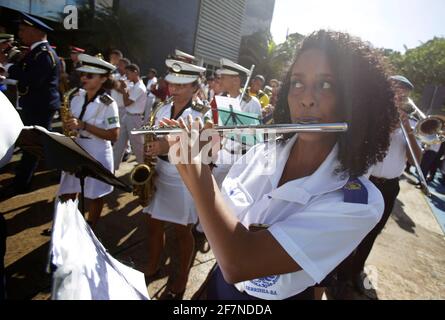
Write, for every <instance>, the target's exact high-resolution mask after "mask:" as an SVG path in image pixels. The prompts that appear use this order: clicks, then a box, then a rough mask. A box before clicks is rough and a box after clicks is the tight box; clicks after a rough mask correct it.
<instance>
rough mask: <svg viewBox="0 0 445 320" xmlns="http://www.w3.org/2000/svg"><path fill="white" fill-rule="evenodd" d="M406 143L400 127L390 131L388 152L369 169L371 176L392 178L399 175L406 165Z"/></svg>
mask: <svg viewBox="0 0 445 320" xmlns="http://www.w3.org/2000/svg"><path fill="white" fill-rule="evenodd" d="M406 150H407V144H406V140H405V137H404V136H403V132H402V129H400V128H398V129H396V130H394V131H393V132H392V133H391V137H390V144H389V148H388V153H387V154H386V156H385V158H383V160H382V161H380V162H378V163H376V164H375V165H374V166H373V167H372V169H371V170H370V174H371V176H374V177H377V178H385V179H394V178H397V177H400V175H401V174H402V173H403V170H405V167H406V161H407V159H408V158H407V157H406Z"/></svg>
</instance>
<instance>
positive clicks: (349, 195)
mask: <svg viewBox="0 0 445 320" xmlns="http://www.w3.org/2000/svg"><path fill="white" fill-rule="evenodd" d="M343 201H344V202H348V203H361V204H368V190H367V189H366V187H365V186H364V185H363V183H362V182H361V181H360V180H359V179H357V178H355V179H349V180H348V182H347V183H346V184H345V185H344V187H343Z"/></svg>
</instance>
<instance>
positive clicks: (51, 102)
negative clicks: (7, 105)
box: [0, 13, 60, 196]
mask: <svg viewBox="0 0 445 320" xmlns="http://www.w3.org/2000/svg"><path fill="white" fill-rule="evenodd" d="M49 31H53V29H52V28H50V27H49V26H47V25H46V24H45V23H43V22H42V21H40V20H38V19H36V18H34V17H32V16H30V15H28V14H25V13H22V19H21V22H20V25H19V38H20V40H21V42H22V43H23V44H24V45H26V46H29V47H30V48H29V49H30V51H29V52H28V53H27V54H26V55H25V56H24V57H23V59H21V60H20V61H19V62H18V63H15V64H8V65H6V69H7V72H8V74H9V78H11V79H16V80H18V84H17V89H18V93H19V96H20V99H19V105H20V107H21V108H22V112H21V117H22V121H23V123H24V124H25V125H26V126H31V125H38V126H41V127H44V128H46V129H48V130H50V129H51V120H52V118H53V116H54V113H55V112H56V111H57V110H58V109H59V107H60V95H59V77H60V61H59V58H58V57H57V54H56V53H55V52H54V50H53V49H52V48H51V46H50V44H49V43H48V41H47V33H48V32H49ZM4 62H6V57H5V55H3V54H0V63H4ZM37 164H38V159H37V158H36V157H35V156H33V155H32V154H30V153H28V152H25V151H23V156H22V159H21V161H20V163H19V164H18V166H17V169H16V176H15V178H14V182H13V184H12V186H10V188H8V190H7V193H8V195H9V196H14V195H16V194H20V193H25V192H28V191H29V189H30V185H31V179H32V176H33V174H34V171H35V170H36V168H37Z"/></svg>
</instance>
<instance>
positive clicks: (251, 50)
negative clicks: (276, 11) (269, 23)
mask: <svg viewBox="0 0 445 320" xmlns="http://www.w3.org/2000/svg"><path fill="white" fill-rule="evenodd" d="M302 39H303V36H302V35H300V34H298V33H294V34H291V35H289V36H288V38H287V40H286V41H285V42H283V43H282V44H279V45H277V44H276V43H275V42H274V41H273V39H272V36H271V34H270V32H269V31H267V30H265V31H258V32H256V33H254V34H252V35H249V36H245V37H243V38H242V40H241V47H240V54H239V63H240V64H242V65H243V66H246V67H250V66H251V65H252V64H255V71H254V74H262V75H264V76H265V77H266V79H272V78H276V79H281V78H282V77H283V76H284V73H285V72H286V71H287V70H288V68H289V66H290V64H291V63H292V61H293V58H294V56H295V54H296V50H297V47H298V43H299V42H300V41H301V40H302Z"/></svg>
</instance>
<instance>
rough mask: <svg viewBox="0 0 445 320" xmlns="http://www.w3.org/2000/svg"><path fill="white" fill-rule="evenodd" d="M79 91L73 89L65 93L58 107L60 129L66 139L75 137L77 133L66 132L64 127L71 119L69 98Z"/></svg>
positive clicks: (74, 131) (73, 131) (75, 131)
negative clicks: (60, 121)
mask: <svg viewBox="0 0 445 320" xmlns="http://www.w3.org/2000/svg"><path fill="white" fill-rule="evenodd" d="M78 90H79V88H73V89H71V90H69V91H67V92H66V93H65V94H64V95H63V103H62V106H61V107H60V111H59V112H60V118H61V119H62V128H63V134H64V135H65V136H67V137H71V138H74V137H76V136H77V134H78V132H77V130H68V128H67V127H66V123H67V122H68V120H69V119H71V118H72V117H73V114H72V113H71V109H70V103H71V97H72V96H73V95H74V94H75V93H76V92H77V91H78Z"/></svg>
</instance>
